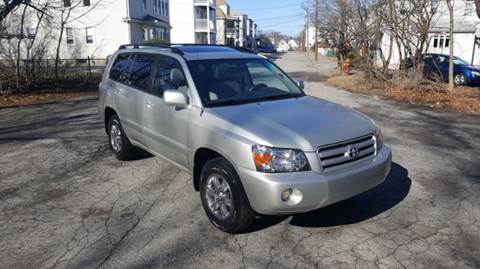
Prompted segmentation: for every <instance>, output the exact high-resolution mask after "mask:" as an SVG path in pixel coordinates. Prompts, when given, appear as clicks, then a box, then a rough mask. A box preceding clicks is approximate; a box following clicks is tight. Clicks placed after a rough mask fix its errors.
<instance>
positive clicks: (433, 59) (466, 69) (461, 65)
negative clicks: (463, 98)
mask: <svg viewBox="0 0 480 269" xmlns="http://www.w3.org/2000/svg"><path fill="white" fill-rule="evenodd" d="M423 60H424V69H423V71H424V74H425V76H426V77H427V78H430V79H440V80H441V81H444V82H448V73H449V62H450V56H449V55H443V54H434V53H429V54H425V55H424V57H423ZM453 64H454V83H455V85H457V86H460V85H463V86H472V87H478V86H480V68H478V67H475V66H472V65H470V64H469V63H468V62H466V61H464V60H462V59H460V58H458V57H454V59H453Z"/></svg>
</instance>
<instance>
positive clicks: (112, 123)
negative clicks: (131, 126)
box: [107, 115, 138, 161]
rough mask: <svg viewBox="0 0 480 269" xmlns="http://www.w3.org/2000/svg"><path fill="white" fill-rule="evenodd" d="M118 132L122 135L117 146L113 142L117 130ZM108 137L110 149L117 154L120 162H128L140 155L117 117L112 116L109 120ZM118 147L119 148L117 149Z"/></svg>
mask: <svg viewBox="0 0 480 269" xmlns="http://www.w3.org/2000/svg"><path fill="white" fill-rule="evenodd" d="M114 128H115V130H118V131H119V132H120V133H119V135H120V139H119V141H117V143H116V144H115V143H114V142H113V140H114V139H115V138H114V137H113V136H114V133H115V130H112V129H114ZM107 135H108V144H109V145H110V149H111V150H112V151H113V153H114V154H115V157H116V158H117V159H118V160H120V161H128V160H131V159H133V158H135V157H136V156H137V154H138V150H137V148H136V147H134V146H133V145H132V144H131V143H130V140H129V139H128V137H127V135H126V133H125V131H124V130H123V127H122V124H121V123H120V119H119V118H118V116H117V115H112V116H111V117H110V119H109V120H108V125H107ZM115 145H117V146H118V147H115Z"/></svg>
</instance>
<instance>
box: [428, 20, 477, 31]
mask: <svg viewBox="0 0 480 269" xmlns="http://www.w3.org/2000/svg"><path fill="white" fill-rule="evenodd" d="M476 30H477V26H476V24H475V23H473V22H462V21H460V22H455V23H454V25H453V31H454V32H455V33H475V32H476ZM449 31H450V22H447V21H439V22H437V23H435V24H434V25H433V26H432V27H431V28H430V30H429V32H430V33H448V32H449Z"/></svg>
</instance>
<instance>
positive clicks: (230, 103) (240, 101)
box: [208, 99, 256, 107]
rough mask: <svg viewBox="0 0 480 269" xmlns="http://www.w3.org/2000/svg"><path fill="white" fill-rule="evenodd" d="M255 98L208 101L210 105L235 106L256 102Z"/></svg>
mask: <svg viewBox="0 0 480 269" xmlns="http://www.w3.org/2000/svg"><path fill="white" fill-rule="evenodd" d="M254 102H256V101H255V100H248V99H226V100H219V101H216V102H210V103H208V106H211V107H212V106H233V105H241V104H247V103H254Z"/></svg>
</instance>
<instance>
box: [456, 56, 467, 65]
mask: <svg viewBox="0 0 480 269" xmlns="http://www.w3.org/2000/svg"><path fill="white" fill-rule="evenodd" d="M453 63H454V64H456V65H469V63H467V62H466V61H464V60H462V59H460V58H458V57H453Z"/></svg>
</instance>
